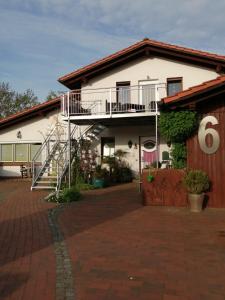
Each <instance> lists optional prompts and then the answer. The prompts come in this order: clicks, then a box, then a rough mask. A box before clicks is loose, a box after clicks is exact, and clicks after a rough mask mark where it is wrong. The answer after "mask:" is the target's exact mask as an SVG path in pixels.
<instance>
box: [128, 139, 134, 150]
mask: <svg viewBox="0 0 225 300" xmlns="http://www.w3.org/2000/svg"><path fill="white" fill-rule="evenodd" d="M127 144H128V147H129V148H131V147H132V145H133V142H132V141H131V140H129V141H128V143H127Z"/></svg>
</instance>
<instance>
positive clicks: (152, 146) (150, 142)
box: [143, 140, 156, 151]
mask: <svg viewBox="0 0 225 300" xmlns="http://www.w3.org/2000/svg"><path fill="white" fill-rule="evenodd" d="M143 146H144V148H145V149H146V150H148V151H150V150H152V151H153V150H155V147H156V143H155V141H153V140H147V141H145V142H144V143H143Z"/></svg>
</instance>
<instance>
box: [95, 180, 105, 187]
mask: <svg viewBox="0 0 225 300" xmlns="http://www.w3.org/2000/svg"><path fill="white" fill-rule="evenodd" d="M93 186H94V187H95V188H97V189H101V188H103V187H104V186H105V181H104V179H95V178H94V179H93Z"/></svg>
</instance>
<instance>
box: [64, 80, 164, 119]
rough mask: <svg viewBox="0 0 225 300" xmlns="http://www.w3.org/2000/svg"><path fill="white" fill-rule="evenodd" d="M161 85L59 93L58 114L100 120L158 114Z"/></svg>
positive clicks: (162, 93) (162, 95) (161, 91)
mask: <svg viewBox="0 0 225 300" xmlns="http://www.w3.org/2000/svg"><path fill="white" fill-rule="evenodd" d="M165 92H166V85H165V84H162V83H161V84H146V85H142V86H120V87H113V88H99V89H82V90H74V91H71V92H68V93H67V94H64V95H62V96H61V113H62V116H63V117H64V118H65V119H67V118H68V117H70V119H71V120H72V119H76V120H79V119H80V120H82V119H83V120H84V119H104V118H124V117H131V116H132V117H134V116H146V115H156V114H158V102H159V101H160V99H161V98H162V97H164V96H165Z"/></svg>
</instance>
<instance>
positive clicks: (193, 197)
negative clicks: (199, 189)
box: [188, 193, 205, 212]
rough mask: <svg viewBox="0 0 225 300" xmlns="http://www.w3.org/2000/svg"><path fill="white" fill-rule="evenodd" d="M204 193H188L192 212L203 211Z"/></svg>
mask: <svg viewBox="0 0 225 300" xmlns="http://www.w3.org/2000/svg"><path fill="white" fill-rule="evenodd" d="M204 196H205V195H204V194H203V193H202V194H190V193H189V194H188V201H189V206H190V210H191V211H192V212H201V211H202V204H203V200H204Z"/></svg>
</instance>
